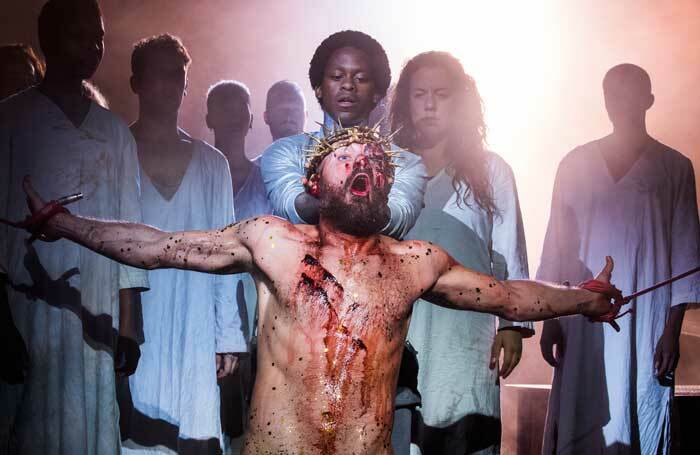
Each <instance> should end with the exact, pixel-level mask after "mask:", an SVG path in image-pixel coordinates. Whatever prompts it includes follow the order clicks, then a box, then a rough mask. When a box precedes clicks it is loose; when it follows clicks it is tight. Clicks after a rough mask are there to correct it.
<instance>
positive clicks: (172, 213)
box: [124, 140, 247, 454]
mask: <svg viewBox="0 0 700 455" xmlns="http://www.w3.org/2000/svg"><path fill="white" fill-rule="evenodd" d="M193 142H194V147H193V149H194V152H193V154H192V158H191V161H190V163H189V166H188V167H187V171H186V172H185V175H184V176H183V178H182V182H181V183H180V187H179V188H178V190H177V192H176V193H175V194H174V195H173V196H172V198H171V199H170V200H166V199H164V198H163V196H161V194H160V193H159V192H158V190H157V189H156V188H155V187H154V185H153V183H152V182H151V180H150V179H149V177H148V175H147V174H146V173H145V172H142V174H141V175H142V177H141V178H142V188H143V190H142V193H143V196H142V203H143V215H144V222H145V223H146V224H150V225H153V226H156V227H158V228H160V229H163V230H165V231H171V232H172V231H184V230H208V229H217V228H222V227H224V226H226V225H228V224H230V223H232V222H233V216H234V206H233V191H232V189H231V175H230V173H229V167H228V162H227V161H226V158H225V157H224V156H223V155H222V154H221V153H220V152H219V151H217V150H216V149H214V148H213V147H211V146H210V145H208V144H206V143H204V142H202V141H198V140H193ZM149 280H150V283H151V291H150V292H148V293H146V294H144V296H143V322H144V330H143V331H144V337H145V343H144V344H143V345H141V361H140V363H139V367H138V369H137V370H136V373H135V374H134V375H133V376H131V377H130V378H129V386H130V390H131V398H132V400H133V406H134V410H133V412H132V415H131V423H130V425H129V426H130V428H129V440H127V441H125V442H124V453H129V454H134V453H152V452H150V450H153V448H152V446H154V445H156V444H158V445H160V446H161V447H160V449H161V450H164V449H163V446H164V447H169V448H170V449H176V448H180V449H182V448H184V447H187V446H189V447H198V448H199V449H200V450H202V447H207V450H211V447H212V446H216V447H219V446H220V445H221V444H220V441H221V421H220V419H219V391H218V387H217V382H216V364H215V353H217V352H245V351H247V348H246V343H245V339H244V337H243V332H242V330H241V320H240V318H239V317H238V307H237V305H236V296H235V286H234V284H235V280H234V278H232V277H231V276H227V275H211V274H206V273H200V272H190V271H185V270H175V269H169V270H154V271H151V272H149ZM157 420H161V421H164V422H165V423H162V422H161V423H158V422H156V421H157ZM162 427H165V428H166V430H163V429H162ZM194 440H199V441H194ZM144 441H148V443H147V444H142V443H143V442H144ZM143 446H147V447H148V448H147V449H144V448H143ZM132 449H133V450H132ZM140 449H143V450H140ZM164 451H165V450H164ZM197 453H200V452H197Z"/></svg>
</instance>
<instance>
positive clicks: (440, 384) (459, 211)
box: [407, 153, 533, 455]
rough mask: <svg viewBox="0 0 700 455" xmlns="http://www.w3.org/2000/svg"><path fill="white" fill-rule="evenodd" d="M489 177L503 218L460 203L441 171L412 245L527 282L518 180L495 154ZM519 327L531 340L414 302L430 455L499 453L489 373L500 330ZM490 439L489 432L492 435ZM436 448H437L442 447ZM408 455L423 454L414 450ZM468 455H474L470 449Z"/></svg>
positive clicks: (489, 319) (469, 315)
mask: <svg viewBox="0 0 700 455" xmlns="http://www.w3.org/2000/svg"><path fill="white" fill-rule="evenodd" d="M488 172H489V175H490V181H491V185H492V188H493V196H494V200H495V203H496V205H497V207H498V208H499V210H500V217H499V218H496V219H494V220H492V219H490V218H489V216H488V215H487V214H486V212H485V211H484V210H482V209H480V208H479V207H478V206H477V205H476V202H474V199H473V198H471V197H470V206H466V205H465V204H464V202H461V203H460V205H459V206H458V205H457V198H458V197H459V196H458V194H457V193H456V192H455V191H454V188H453V186H452V178H451V177H450V176H449V175H448V174H447V173H446V172H445V171H444V170H443V171H441V172H440V173H438V174H437V175H436V176H435V177H433V178H432V179H431V180H429V181H428V185H427V188H426V192H425V207H424V208H423V210H422V211H421V213H420V215H419V217H418V220H417V221H416V224H415V226H414V227H413V229H411V231H410V232H409V233H408V235H407V238H409V239H420V240H428V241H432V242H434V243H436V244H438V245H440V246H441V247H443V248H444V249H446V250H447V252H448V253H450V255H452V256H453V257H454V258H455V259H456V260H457V261H459V262H461V263H462V264H463V265H464V266H466V267H468V268H471V269H473V270H476V271H478V272H481V273H486V274H489V275H494V276H495V277H497V278H498V279H501V280H503V279H527V278H528V267H527V249H526V246H525V235H524V230H523V222H522V216H521V214H520V206H519V203H518V193H517V189H516V186H515V178H514V177H513V172H512V170H511V169H510V166H508V164H507V163H506V162H505V161H503V159H502V158H501V157H499V156H498V155H496V154H495V153H489V155H488ZM497 326H498V327H499V328H505V327H509V326H518V327H522V328H523V329H525V334H526V336H531V335H532V333H533V325H532V323H529V322H528V323H513V322H510V321H507V320H504V319H499V318H496V317H495V316H493V315H490V314H485V313H475V312H471V311H458V310H452V309H448V308H443V307H440V306H437V305H433V304H431V303H429V302H426V301H424V300H419V301H418V302H416V304H415V306H414V308H413V315H412V317H411V325H410V328H409V332H408V339H409V341H410V342H411V344H412V345H413V347H414V348H415V349H416V351H417V357H418V368H419V369H418V390H419V392H420V393H421V399H422V403H421V407H420V416H421V417H422V421H423V423H424V425H425V427H423V428H421V426H420V425H419V427H418V428H417V429H415V430H414V433H415V432H416V431H417V432H418V434H419V435H420V434H423V436H424V437H420V436H419V437H418V439H419V441H418V442H419V443H420V444H423V445H424V449H423V453H424V454H425V455H428V454H432V453H445V454H447V453H464V452H465V450H466V448H471V449H472V450H473V449H474V447H481V448H482V449H484V450H483V451H482V452H480V453H498V450H499V445H498V444H497V440H498V439H499V438H500V399H499V397H500V390H499V386H498V369H497V368H496V369H493V370H490V369H489V361H490V357H491V345H492V343H493V339H494V336H495V334H496V327H497ZM487 433H488V434H487ZM438 447H439V448H438ZM411 453H413V454H418V453H421V451H420V450H419V447H417V446H416V445H412V446H411ZM469 453H472V452H471V451H470V452H469Z"/></svg>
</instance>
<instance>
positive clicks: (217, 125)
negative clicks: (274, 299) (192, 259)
mask: <svg viewBox="0 0 700 455" xmlns="http://www.w3.org/2000/svg"><path fill="white" fill-rule="evenodd" d="M206 122H207V126H208V127H209V128H210V129H211V130H212V131H214V139H215V144H216V148H217V149H219V150H221V152H222V153H223V154H224V155H225V156H226V158H228V162H229V166H230V169H231V175H232V176H233V194H234V204H235V206H236V220H244V219H248V218H252V217H256V216H260V215H268V214H270V213H272V206H271V205H270V202H269V200H268V199H267V195H266V192H265V184H264V182H263V180H262V175H261V174H260V165H259V163H258V160H253V161H251V160H249V159H248V158H247V157H246V154H245V139H246V136H247V135H248V132H249V131H250V129H251V128H252V126H253V114H252V113H251V109H250V91H249V90H248V87H246V86H245V84H243V83H242V82H238V81H220V82H218V83H217V84H215V85H213V86H212V87H211V88H210V89H209V93H208V94H207V118H206ZM235 278H236V285H235V289H236V296H237V300H238V309H239V311H240V315H241V320H242V321H243V323H244V327H243V330H244V333H245V336H246V341H247V342H248V345H249V347H250V352H251V353H252V355H255V354H254V351H255V346H254V340H253V338H254V334H255V322H256V320H257V318H256V315H257V291H256V289H255V282H254V281H253V278H252V277H251V276H250V274H248V273H241V274H237V275H235ZM253 368H254V364H252V363H251V358H250V357H248V356H245V357H241V358H240V359H239V362H238V368H237V370H236V372H235V373H234V374H233V375H231V376H229V377H227V378H224V379H222V380H221V381H220V385H221V423H222V429H223V433H224V447H225V450H224V451H225V453H226V454H236V453H239V452H240V450H241V448H242V445H243V437H242V436H243V433H244V431H245V427H246V422H247V419H246V416H247V414H248V412H247V403H248V402H249V400H250V395H251V393H252V391H253V377H254V373H255V372H254V371H253Z"/></svg>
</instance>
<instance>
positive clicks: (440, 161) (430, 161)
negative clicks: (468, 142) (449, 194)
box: [416, 137, 448, 176]
mask: <svg viewBox="0 0 700 455" xmlns="http://www.w3.org/2000/svg"><path fill="white" fill-rule="evenodd" d="M447 142H448V139H447V137H445V138H443V139H441V140H440V141H438V142H436V143H435V144H431V145H429V146H425V147H421V146H418V147H417V149H416V152H417V153H418V154H419V155H420V156H421V158H422V159H423V164H424V165H425V169H426V170H427V171H428V175H429V176H433V175H435V174H437V173H438V172H440V171H441V170H442V168H444V167H445V166H446V165H447Z"/></svg>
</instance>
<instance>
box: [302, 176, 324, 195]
mask: <svg viewBox="0 0 700 455" xmlns="http://www.w3.org/2000/svg"><path fill="white" fill-rule="evenodd" d="M320 179H321V177H319V175H318V174H314V175H312V176H311V178H310V179H308V180H307V181H306V191H307V192H308V193H309V194H310V195H312V196H313V197H315V198H318V197H319V195H320V194H321V185H320Z"/></svg>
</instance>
